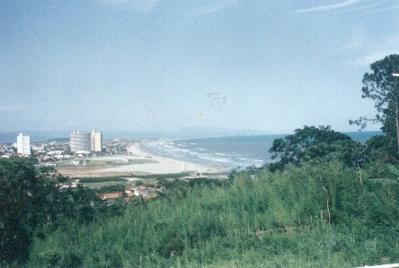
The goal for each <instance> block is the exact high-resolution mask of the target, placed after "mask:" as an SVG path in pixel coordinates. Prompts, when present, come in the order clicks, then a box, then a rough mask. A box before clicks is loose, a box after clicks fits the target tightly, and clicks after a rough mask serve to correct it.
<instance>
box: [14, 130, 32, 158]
mask: <svg viewBox="0 0 399 268" xmlns="http://www.w3.org/2000/svg"><path fill="white" fill-rule="evenodd" d="M17 153H18V154H20V155H23V156H29V155H30V154H31V151H30V136H28V135H24V134H23V133H19V134H18V136H17Z"/></svg>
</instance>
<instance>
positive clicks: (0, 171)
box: [0, 158, 123, 264]
mask: <svg viewBox="0 0 399 268" xmlns="http://www.w3.org/2000/svg"><path fill="white" fill-rule="evenodd" d="M34 164H35V162H34V161H32V160H31V159H23V158H12V159H0V184H1V187H0V264H1V261H3V262H4V261H5V262H13V261H16V262H21V261H23V260H24V259H26V258H27V256H28V252H29V247H30V245H31V243H32V240H33V239H34V237H35V236H37V237H39V238H40V239H43V238H44V237H45V236H46V234H48V233H51V232H52V231H53V230H55V229H57V228H60V227H65V226H66V225H67V224H68V221H70V220H75V221H76V222H78V223H80V224H86V223H88V222H91V221H93V220H96V219H98V218H103V217H104V216H106V215H109V216H114V215H120V214H121V213H122V211H123V206H121V205H119V206H118V205H113V206H107V205H105V204H103V203H102V202H101V201H100V200H98V198H97V194H96V193H95V192H94V191H92V190H90V189H87V188H83V187H81V186H79V187H77V188H66V189H60V188H59V182H60V181H61V182H64V181H65V178H64V177H54V176H53V177H49V175H50V174H49V172H48V170H43V169H42V168H35V166H34ZM50 255H51V254H50ZM50 255H48V256H47V255H46V256H47V257H48V258H50V257H51V256H52V255H51V256H50ZM51 258H53V259H54V258H55V257H54V256H53V257H51ZM68 258H69V257H68ZM70 258H72V259H70V261H73V257H71V256H70ZM63 260H65V259H63Z"/></svg>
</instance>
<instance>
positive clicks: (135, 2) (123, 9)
mask: <svg viewBox="0 0 399 268" xmlns="http://www.w3.org/2000/svg"><path fill="white" fill-rule="evenodd" d="M398 25H399V3H398V2H397V0H306V1H304V0H273V1H272V0H201V1H197V0H64V1H61V0H35V1H30V0H24V1H23V0H0V132H9V131H20V130H42V131H48V130H55V131H65V130H67V131H69V130H72V129H84V130H90V129H92V128H96V129H100V130H103V131H173V130H178V129H182V128H188V129H190V128H201V129H212V128H218V129H234V130H257V131H261V132H265V133H287V132H290V131H292V130H293V129H296V128H299V127H302V126H304V125H331V126H332V127H333V128H334V129H336V130H340V131H355V130H357V127H356V126H349V125H348V119H356V118H358V117H359V116H362V115H366V116H370V117H372V116H373V115H374V107H373V103H372V101H370V100H365V99H362V98H361V86H362V83H361V81H362V76H363V74H364V73H365V72H367V71H368V70H369V64H370V63H372V62H374V61H376V60H378V59H381V58H382V57H384V56H385V55H388V54H394V53H399V27H398ZM378 128H379V126H378V125H374V126H373V125H372V126H370V127H369V129H370V130H374V129H378Z"/></svg>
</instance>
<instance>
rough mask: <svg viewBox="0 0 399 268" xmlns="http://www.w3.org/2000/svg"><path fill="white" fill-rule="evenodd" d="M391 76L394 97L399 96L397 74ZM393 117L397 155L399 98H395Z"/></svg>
mask: <svg viewBox="0 0 399 268" xmlns="http://www.w3.org/2000/svg"><path fill="white" fill-rule="evenodd" d="M392 76H393V86H394V89H393V90H394V92H395V93H396V94H395V95H396V96H399V83H398V79H399V72H396V73H392ZM395 110H396V111H395V116H396V118H395V119H396V120H395V121H396V142H397V146H398V148H397V150H398V154H399V98H398V97H397V98H396V107H395Z"/></svg>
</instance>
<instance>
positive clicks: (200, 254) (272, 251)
mask: <svg viewBox="0 0 399 268" xmlns="http://www.w3.org/2000/svg"><path fill="white" fill-rule="evenodd" d="M398 174H399V170H397V169H396V168H395V167H393V166H385V167H380V166H369V167H368V168H366V169H362V170H360V171H359V170H357V169H354V168H349V167H345V166H344V165H343V164H342V163H339V162H335V161H332V162H328V163H325V164H322V165H321V164H318V165H312V164H305V165H304V166H302V167H301V168H298V167H291V166H290V167H287V168H286V169H285V170H284V171H279V172H274V173H273V172H270V171H268V170H267V169H260V170H257V171H256V173H255V174H254V175H255V176H254V177H252V178H251V177H250V176H249V175H248V173H247V172H240V173H236V174H235V175H234V177H233V178H232V180H229V181H227V182H224V183H220V182H219V185H216V184H213V183H211V182H208V183H203V184H202V185H197V184H194V185H189V184H187V183H184V182H178V181H175V182H173V185H170V186H173V187H171V188H170V189H171V191H170V192H169V194H168V195H167V196H165V197H163V198H160V199H157V200H155V201H152V202H148V203H145V202H139V201H136V202H132V203H130V204H129V205H128V207H127V209H126V211H125V213H124V214H123V215H122V216H119V217H113V218H105V219H99V220H97V221H95V222H92V223H89V224H81V223H79V222H78V221H75V220H73V221H71V222H70V223H69V224H66V225H65V226H63V227H62V228H59V229H57V230H56V231H54V232H52V233H51V234H49V235H48V236H47V238H46V239H37V240H36V241H35V243H34V246H33V248H32V250H31V252H30V258H29V261H28V262H27V264H26V266H27V267H77V266H82V267H138V266H141V267H179V266H182V267H190V266H192V267H202V266H209V267H220V266H231V265H236V266H246V267H250V266H253V267H259V266H261V265H263V266H264V267H298V266H300V267H306V266H308V267H310V266H316V267H345V266H348V267H349V266H355V265H361V264H364V263H366V264H372V263H382V262H385V261H395V260H398V259H399V248H398V245H397V241H396V238H397V237H398V235H399V228H398V227H399V224H398V222H399V221H398V220H399V210H398V206H397V204H398V200H399V199H398V198H399V184H398V182H399V181H398V178H397V177H398Z"/></svg>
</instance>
